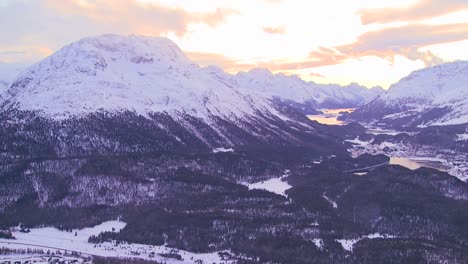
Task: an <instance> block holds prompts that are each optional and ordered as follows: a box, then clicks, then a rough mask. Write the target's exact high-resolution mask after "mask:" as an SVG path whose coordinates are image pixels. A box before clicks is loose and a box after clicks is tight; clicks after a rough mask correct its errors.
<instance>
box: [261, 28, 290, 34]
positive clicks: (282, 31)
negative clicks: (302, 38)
mask: <svg viewBox="0 0 468 264" xmlns="http://www.w3.org/2000/svg"><path fill="white" fill-rule="evenodd" d="M263 32H265V33H268V34H279V35H284V34H286V30H285V29H284V28H283V27H264V28H263Z"/></svg>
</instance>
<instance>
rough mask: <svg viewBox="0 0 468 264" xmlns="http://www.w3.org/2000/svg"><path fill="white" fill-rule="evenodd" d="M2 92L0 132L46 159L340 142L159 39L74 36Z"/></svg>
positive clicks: (319, 148)
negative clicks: (1, 124) (31, 145)
mask: <svg viewBox="0 0 468 264" xmlns="http://www.w3.org/2000/svg"><path fill="white" fill-rule="evenodd" d="M1 99H2V105H1V110H2V111H1V116H0V117H1V119H2V122H5V123H8V124H11V126H9V127H4V128H3V129H7V130H9V132H5V134H6V135H7V134H8V135H11V136H12V137H13V134H12V133H11V131H16V132H15V133H16V134H15V135H14V137H15V140H19V141H22V142H27V141H28V140H34V141H38V145H40V147H39V146H38V147H37V151H40V150H42V151H43V153H42V154H45V153H48V155H52V156H62V155H77V154H80V155H81V154H83V153H116V152H120V153H128V152H132V153H133V152H136V153H142V152H145V151H160V150H171V151H175V150H182V149H183V150H196V151H202V150H203V151H211V150H212V149H216V148H230V147H234V146H235V147H238V148H239V147H243V146H249V147H253V146H257V145H262V146H264V145H265V143H268V145H270V147H273V146H274V145H282V146H285V145H289V146H301V147H310V148H312V149H315V150H316V151H317V155H318V154H324V153H330V152H331V151H332V150H331V149H333V148H335V150H336V149H344V146H343V145H342V143H341V142H339V140H337V139H335V138H333V137H330V136H328V135H326V134H325V133H322V132H319V131H317V129H316V128H314V127H313V123H311V122H309V121H308V120H307V118H306V117H305V116H304V115H301V114H299V113H298V112H297V111H296V110H295V109H294V108H291V107H289V106H287V105H284V104H280V103H278V102H274V101H272V100H270V99H269V98H264V97H263V96H262V95H261V94H259V93H255V92H251V91H250V90H248V89H244V88H242V86H235V87H234V86H232V85H231V84H230V83H228V82H225V81H224V80H222V79H219V78H216V76H213V75H212V74H211V73H209V72H207V70H206V69H203V68H200V67H199V66H198V65H196V64H194V63H193V62H191V61H190V60H189V59H188V58H187V57H186V56H185V55H184V53H183V52H182V51H181V50H180V49H179V47H177V45H176V44H175V43H173V42H172V41H170V40H169V39H167V38H159V37H140V36H129V37H124V36H117V35H103V36H99V37H93V38H86V39H82V40H80V41H78V42H75V43H72V44H70V45H68V46H66V47H64V48H62V49H60V50H59V51H57V52H56V53H54V54H52V55H51V56H49V57H48V58H46V59H44V60H43V61H41V62H39V63H37V64H35V65H33V66H32V67H30V68H28V69H27V70H25V71H24V72H22V73H21V74H20V75H19V76H18V77H17V78H16V79H15V80H14V81H13V82H12V83H11V85H10V87H9V88H8V89H7V90H6V91H5V92H4V93H3V94H2V98H1ZM21 124H29V125H28V126H23V125H21ZM18 137H21V138H20V139H18ZM7 138H8V137H7V136H5V137H3V138H2V139H1V140H5V144H8V143H7V142H6V141H8V140H12V139H11V138H10V139H7ZM1 140H0V141H1ZM323 141H326V142H329V143H330V145H329V146H335V147H331V148H329V146H327V147H324V146H325V145H323V144H321V143H320V144H319V142H323ZM314 142H315V143H314ZM19 144H23V143H19ZM24 144H26V143H24ZM44 149H47V151H44ZM11 151H12V152H14V151H18V149H17V148H16V149H12V150H11ZM27 153H29V152H28V151H26V154H25V153H23V154H22V155H32V156H34V155H36V154H38V153H36V154H31V153H29V154H27Z"/></svg>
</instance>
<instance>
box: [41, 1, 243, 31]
mask: <svg viewBox="0 0 468 264" xmlns="http://www.w3.org/2000/svg"><path fill="white" fill-rule="evenodd" d="M47 5H48V6H49V7H52V8H53V9H55V10H57V11H58V12H59V13H60V14H62V15H73V16H77V17H81V18H82V19H88V20H91V21H92V22H93V24H97V25H99V26H100V27H104V28H113V29H114V30H113V31H115V29H119V31H123V32H125V33H136V34H152V35H160V34H163V33H168V32H175V33H176V34H178V35H183V34H185V33H186V30H187V26H188V25H189V24H194V23H203V24H207V25H209V26H212V27H214V26H216V25H218V24H219V23H221V22H223V21H224V20H225V18H226V17H227V16H229V15H232V14H235V13H236V12H235V11H233V10H226V9H217V10H216V11H214V12H208V13H193V12H187V11H185V10H184V9H181V8H175V7H167V6H163V5H160V4H156V3H147V4H143V3H140V2H137V1H134V0H132V1H125V0H95V1H87V0H74V1H63V0H47ZM123 18H124V19H123Z"/></svg>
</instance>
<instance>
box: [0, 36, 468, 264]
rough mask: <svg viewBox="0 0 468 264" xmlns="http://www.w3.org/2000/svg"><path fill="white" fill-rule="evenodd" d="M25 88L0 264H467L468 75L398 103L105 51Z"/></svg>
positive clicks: (6, 127)
mask: <svg viewBox="0 0 468 264" xmlns="http://www.w3.org/2000/svg"><path fill="white" fill-rule="evenodd" d="M2 69H3V68H2ZM14 75H15V76H16V77H14V78H10V77H9V78H4V79H5V80H4V81H0V91H2V90H3V92H2V93H1V95H0V261H12V260H15V261H16V260H18V261H30V262H31V263H32V262H34V261H36V262H39V263H53V261H57V263H58V262H60V261H62V262H61V263H343V264H357V263H360V264H361V263H369V264H370V263H389V264H390V263H408V264H417V263H454V264H457V263H460V264H463V263H468V224H467V221H466V219H468V184H467V183H466V179H467V178H468V164H467V160H468V86H467V84H468V62H463V61H460V62H454V63H448V64H443V65H439V66H436V67H432V68H427V69H423V70H420V71H417V72H414V73H412V74H410V75H409V76H408V77H406V78H404V79H402V80H401V81H400V82H398V83H396V84H394V85H393V86H391V87H390V88H389V89H388V90H387V91H385V90H383V89H382V88H380V87H375V88H372V89H368V88H366V87H362V86H360V85H358V84H355V83H353V84H350V85H348V86H339V85H335V84H327V85H323V84H317V83H313V82H306V81H303V80H302V79H300V78H299V77H297V76H287V75H284V74H273V73H271V72H269V71H268V70H266V69H259V68H255V69H252V70H250V71H248V72H240V73H238V74H229V73H226V72H224V71H223V70H222V69H221V68H219V67H217V66H209V67H200V66H198V65H196V64H195V63H194V62H192V61H191V60H189V59H188V58H187V57H186V55H185V54H184V52H182V50H181V49H180V48H179V47H178V46H177V45H176V44H175V43H174V42H172V41H171V40H169V39H167V38H162V37H142V36H134V35H132V36H119V35H101V36H97V37H91V38H85V39H82V40H79V41H77V42H75V43H72V44H70V45H68V46H65V47H63V48H62V49H60V50H58V51H57V52H55V53H54V54H52V55H51V56H49V57H47V58H46V59H44V60H42V61H40V62H39V63H37V64H35V65H33V66H31V67H29V68H26V69H23V70H21V71H19V70H18V71H15V74H14ZM0 76H1V75H0ZM3 87H4V88H3ZM331 108H334V109H336V108H352V109H353V110H354V108H356V110H354V111H353V110H350V111H347V112H343V113H341V114H340V117H338V119H340V120H342V121H343V124H342V125H325V124H322V123H319V122H317V121H314V120H311V119H309V118H308V117H307V115H321V114H325V111H324V109H331ZM349 112H351V113H349ZM398 159H407V160H408V161H413V162H415V163H417V164H418V165H419V168H408V166H406V165H405V164H404V163H402V162H400V163H398V162H396V161H398ZM400 161H401V160H400ZM402 165H403V166H402ZM41 261H43V262H41Z"/></svg>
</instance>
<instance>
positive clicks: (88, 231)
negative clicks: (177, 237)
mask: <svg viewBox="0 0 468 264" xmlns="http://www.w3.org/2000/svg"><path fill="white" fill-rule="evenodd" d="M125 225H126V223H124V222H120V221H108V222H104V223H102V224H100V225H97V226H94V227H91V228H84V229H81V230H73V231H72V232H67V231H60V230H58V229H56V228H53V227H44V228H35V229H31V231H30V232H29V233H22V232H19V231H18V230H13V232H12V233H13V236H14V237H15V238H16V239H14V240H11V239H0V247H6V248H10V249H28V248H29V249H44V250H51V251H53V252H55V251H57V250H59V251H62V252H64V251H74V252H77V253H80V254H83V255H85V256H86V255H87V256H90V255H91V256H92V255H95V256H103V257H118V258H142V259H148V260H156V261H161V262H164V263H194V262H195V261H196V260H202V261H203V263H226V262H223V260H222V259H221V257H220V256H219V254H218V252H214V253H192V252H188V251H184V250H178V249H174V248H170V247H167V246H165V245H163V246H153V245H143V244H124V243H119V244H117V243H114V242H104V243H100V244H93V243H89V242H88V238H89V237H90V236H92V235H98V234H100V233H101V232H105V231H107V232H118V231H119V230H121V229H122V228H124V227H125ZM167 253H176V254H178V255H180V256H181V257H182V260H177V259H175V258H166V257H163V256H161V255H159V254H167ZM13 257H14V255H7V256H4V257H3V258H0V260H2V259H3V260H7V259H12V258H13ZM35 257H40V256H37V254H36V256H35ZM15 258H16V257H15Z"/></svg>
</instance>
